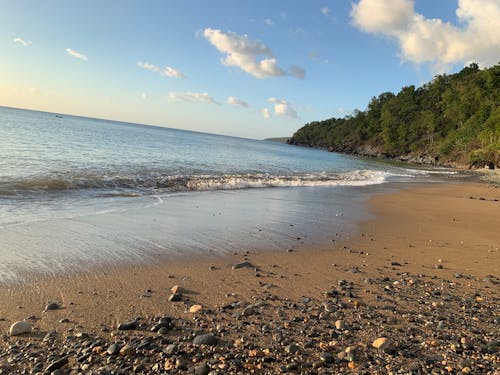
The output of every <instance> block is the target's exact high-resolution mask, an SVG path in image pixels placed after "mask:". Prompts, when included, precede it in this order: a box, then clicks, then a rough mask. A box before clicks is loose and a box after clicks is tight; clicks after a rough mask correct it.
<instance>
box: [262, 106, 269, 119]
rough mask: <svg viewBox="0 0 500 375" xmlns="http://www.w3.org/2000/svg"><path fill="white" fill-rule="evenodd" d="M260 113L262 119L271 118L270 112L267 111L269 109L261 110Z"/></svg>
mask: <svg viewBox="0 0 500 375" xmlns="http://www.w3.org/2000/svg"><path fill="white" fill-rule="evenodd" d="M261 113H262V117H264V118H271V111H270V110H269V108H263V109H262V111H261Z"/></svg>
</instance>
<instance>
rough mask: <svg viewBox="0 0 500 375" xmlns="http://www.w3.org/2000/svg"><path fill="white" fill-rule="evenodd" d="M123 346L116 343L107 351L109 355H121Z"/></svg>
mask: <svg viewBox="0 0 500 375" xmlns="http://www.w3.org/2000/svg"><path fill="white" fill-rule="evenodd" d="M122 346H123V345H121V344H119V343H117V342H115V343H113V344H111V345H110V346H109V347H108V349H107V350H106V352H107V353H108V354H109V355H116V354H118V353H120V349H121V348H122Z"/></svg>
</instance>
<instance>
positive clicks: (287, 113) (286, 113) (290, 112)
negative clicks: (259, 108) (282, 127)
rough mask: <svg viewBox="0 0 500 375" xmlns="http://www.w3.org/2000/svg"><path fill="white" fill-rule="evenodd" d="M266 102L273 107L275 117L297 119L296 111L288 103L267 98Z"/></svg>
mask: <svg viewBox="0 0 500 375" xmlns="http://www.w3.org/2000/svg"><path fill="white" fill-rule="evenodd" d="M267 101H268V102H269V103H272V104H273V105H274V114H275V115H276V116H283V117H289V118H292V119H298V118H299V116H298V114H297V111H296V110H295V109H294V108H293V107H292V105H291V104H290V103H289V102H288V101H286V100H283V99H278V98H269V99H267Z"/></svg>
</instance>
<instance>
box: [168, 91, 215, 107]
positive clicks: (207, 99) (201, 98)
mask: <svg viewBox="0 0 500 375" xmlns="http://www.w3.org/2000/svg"><path fill="white" fill-rule="evenodd" d="M167 99H168V100H169V101H171V102H178V101H184V102H189V103H210V104H219V103H218V102H217V101H215V100H214V98H212V97H211V96H210V95H208V94H207V93H206V92H190V91H186V92H169V93H168V95H167Z"/></svg>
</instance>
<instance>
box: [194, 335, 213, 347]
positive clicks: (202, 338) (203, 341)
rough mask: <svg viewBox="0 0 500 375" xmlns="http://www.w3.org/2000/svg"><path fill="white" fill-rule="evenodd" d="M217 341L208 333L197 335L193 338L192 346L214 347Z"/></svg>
mask: <svg viewBox="0 0 500 375" xmlns="http://www.w3.org/2000/svg"><path fill="white" fill-rule="evenodd" d="M218 341H219V339H218V338H217V337H215V336H214V335H212V334H210V333H206V334H203V335H198V336H196V337H195V338H194V340H193V344H194V345H211V346H212V345H216V344H217V342H218Z"/></svg>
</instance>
